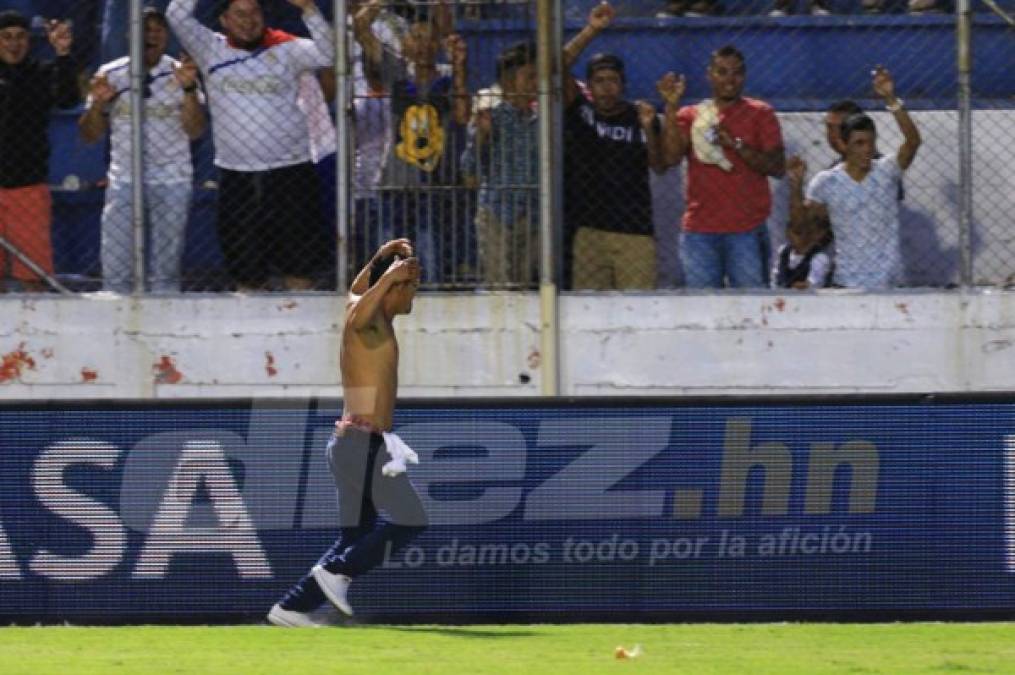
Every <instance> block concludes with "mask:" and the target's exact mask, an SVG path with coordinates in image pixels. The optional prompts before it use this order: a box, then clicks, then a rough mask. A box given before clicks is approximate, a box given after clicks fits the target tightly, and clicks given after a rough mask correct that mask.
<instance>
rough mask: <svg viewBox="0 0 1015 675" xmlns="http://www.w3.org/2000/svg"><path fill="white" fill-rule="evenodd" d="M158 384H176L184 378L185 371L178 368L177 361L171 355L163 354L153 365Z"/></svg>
mask: <svg viewBox="0 0 1015 675" xmlns="http://www.w3.org/2000/svg"><path fill="white" fill-rule="evenodd" d="M152 373H153V374H154V375H155V383H156V384H176V383H178V382H179V381H180V380H182V379H183V373H181V372H180V371H178V370H177V369H176V361H175V360H173V357H171V356H163V357H162V358H161V359H159V361H158V363H156V364H155V365H153V366H152Z"/></svg>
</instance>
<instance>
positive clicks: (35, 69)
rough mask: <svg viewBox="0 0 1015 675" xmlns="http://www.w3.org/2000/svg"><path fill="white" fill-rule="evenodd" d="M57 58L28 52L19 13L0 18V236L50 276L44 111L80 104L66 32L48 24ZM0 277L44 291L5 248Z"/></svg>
mask: <svg viewBox="0 0 1015 675" xmlns="http://www.w3.org/2000/svg"><path fill="white" fill-rule="evenodd" d="M47 33H48V37H49V44H50V45H51V46H52V47H53V51H54V52H55V54H56V59H54V60H53V61H52V62H49V63H41V62H39V61H38V60H36V59H35V58H33V57H32V56H30V55H29V54H28V50H29V37H30V36H29V23H28V19H26V18H25V17H24V15H22V14H21V13H20V12H17V11H14V10H7V11H4V12H0V148H2V149H3V150H2V152H0V236H2V237H4V239H6V240H7V242H8V243H9V244H11V245H13V246H14V247H15V248H16V249H18V250H19V251H20V252H21V253H22V254H24V255H25V256H26V257H27V258H29V259H30V260H31V261H32V262H34V263H35V265H36V266H37V267H38V268H40V269H41V270H42V271H43V272H45V273H46V274H52V273H53V246H52V241H51V238H50V225H51V223H52V214H51V211H50V207H51V200H50V194H49V187H48V185H47V183H46V181H47V178H48V175H49V136H48V129H49V113H50V111H51V110H52V109H53V108H54V107H58V108H71V107H74V106H75V105H77V104H78V102H79V101H80V100H81V97H80V92H79V91H78V87H77V81H76V75H77V73H76V66H75V64H74V61H73V59H72V58H71V55H70V49H71V43H72V42H73V37H72V35H71V29H70V26H69V25H68V24H66V23H61V22H57V21H52V22H50V24H49V26H47ZM3 263H4V264H3V267H4V269H3V272H2V275H3V278H5V279H6V278H10V277H13V278H14V279H16V280H17V281H19V282H20V283H21V287H22V288H23V289H24V290H26V291H41V290H43V288H44V287H43V284H42V280H41V278H40V277H39V275H38V274H37V273H36V271H34V270H32V269H31V268H30V267H29V266H27V265H25V263H24V262H23V261H22V260H20V259H19V258H18V257H16V256H12V255H8V254H7V252H6V250H4V261H3Z"/></svg>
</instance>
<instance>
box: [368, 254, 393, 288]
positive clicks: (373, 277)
mask: <svg viewBox="0 0 1015 675" xmlns="http://www.w3.org/2000/svg"><path fill="white" fill-rule="evenodd" d="M401 259H402V256H400V255H398V254H397V253H392V254H391V255H389V256H385V257H383V258H378V259H376V260H374V261H373V263H371V264H370V281H369V283H367V288H369V287H370V286H373V285H374V284H376V283H377V282H378V280H380V278H381V277H382V276H384V273H385V272H387V271H388V268H389V267H391V266H392V265H393V264H395V261H396V260H401Z"/></svg>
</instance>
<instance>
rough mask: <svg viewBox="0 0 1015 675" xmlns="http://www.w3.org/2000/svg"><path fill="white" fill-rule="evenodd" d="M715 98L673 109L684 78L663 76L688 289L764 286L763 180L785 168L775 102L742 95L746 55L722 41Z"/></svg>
mask: <svg viewBox="0 0 1015 675" xmlns="http://www.w3.org/2000/svg"><path fill="white" fill-rule="evenodd" d="M707 72H708V81H709V84H710V85H711V87H712V98H710V99H705V100H704V101H702V102H701V103H698V104H697V105H691V106H684V107H682V108H679V109H678V104H679V102H680V97H681V96H682V95H683V92H684V80H683V78H682V77H680V78H678V77H677V76H675V75H673V74H667V75H666V76H665V77H664V78H663V80H662V81H661V82H660V84H659V91H660V93H661V94H662V96H663V99H664V100H665V102H666V119H667V124H665V125H664V128H663V142H664V147H665V151H666V157H667V160H668V161H667V163H672V164H677V163H679V162H680V161H681V160H682V159H683V158H684V157H685V156H686V157H687V164H688V168H687V207H686V210H685V211H684V218H683V234H682V236H681V242H680V258H681V263H682V264H683V267H684V279H685V285H686V286H687V287H689V288H721V287H722V286H723V285H724V282H726V283H727V284H728V285H729V286H730V287H734V288H750V287H762V286H765V274H766V272H767V267H768V252H769V248H770V244H769V241H768V228H767V227H766V225H765V221H766V219H767V218H768V215H769V213H770V212H771V210H772V195H771V192H770V191H769V187H768V177H769V176H774V177H776V178H779V177H782V175H783V174H784V173H785V164H786V158H785V152H784V151H783V145H782V132H781V131H780V129H779V121H778V120H777V119H776V117H775V111H774V110H773V109H772V106H770V105H768V104H767V103H765V102H764V101H760V100H757V99H753V98H747V97H745V96H742V92H743V89H744V81H745V80H746V77H747V66H746V63H745V61H744V55H743V54H741V53H740V51H739V50H737V49H736V48H735V47H732V46H726V47H722V48H721V49H718V50H717V51H715V52H713V53H712V58H711V59H710V61H709V66H708V71H707Z"/></svg>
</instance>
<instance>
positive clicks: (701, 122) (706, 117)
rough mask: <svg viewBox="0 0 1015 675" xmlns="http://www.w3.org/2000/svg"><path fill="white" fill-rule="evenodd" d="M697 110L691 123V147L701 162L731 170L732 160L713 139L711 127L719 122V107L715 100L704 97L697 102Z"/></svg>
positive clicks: (713, 134) (713, 132)
mask: <svg viewBox="0 0 1015 675" xmlns="http://www.w3.org/2000/svg"><path fill="white" fill-rule="evenodd" d="M697 107H698V112H697V114H696V115H695V116H694V124H692V125H691V148H693V149H694V156H695V157H697V158H698V161H699V162H701V163H702V164H715V165H717V166H718V167H719V168H720V169H722V170H723V171H732V170H733V162H731V161H730V160H729V159H728V158H727V157H726V152H725V151H724V150H723V148H722V146H721V145H719V144H718V143H717V142H716V141H715V131H714V130H713V127H715V125H717V124H719V109H718V108H717V107H716V105H715V101H713V100H712V99H710V98H706V99H705V100H704V101H702V102H701V103H699V104H698V106H697Z"/></svg>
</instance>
